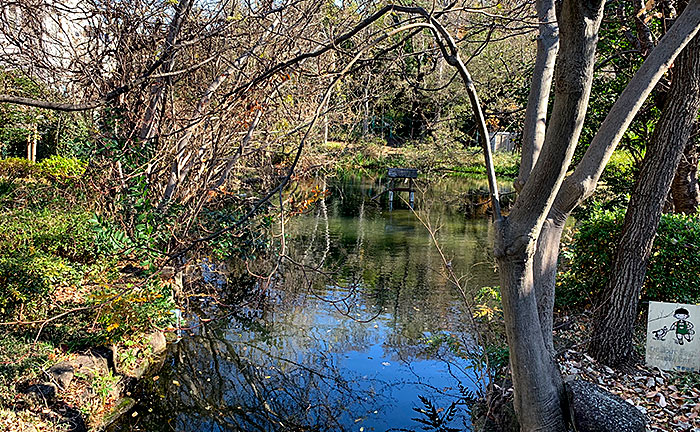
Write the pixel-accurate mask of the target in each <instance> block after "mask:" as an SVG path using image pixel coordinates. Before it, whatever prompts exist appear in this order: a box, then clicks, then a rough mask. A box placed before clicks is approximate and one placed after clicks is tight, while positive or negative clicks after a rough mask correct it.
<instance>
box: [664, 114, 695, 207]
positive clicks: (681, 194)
mask: <svg viewBox="0 0 700 432" xmlns="http://www.w3.org/2000/svg"><path fill="white" fill-rule="evenodd" d="M694 129H695V133H694V134H695V135H696V136H694V137H693V136H691V137H690V139H689V140H688V143H687V144H686V145H685V149H684V150H683V156H682V157H681V161H680V162H679V163H678V169H677V170H676V176H675V177H674V178H673V183H672V184H671V196H672V198H673V207H674V209H675V211H676V213H685V214H694V213H697V212H698V206H700V185H698V161H699V160H700V140H698V134H700V124H698V123H697V122H696V123H695V128H694Z"/></svg>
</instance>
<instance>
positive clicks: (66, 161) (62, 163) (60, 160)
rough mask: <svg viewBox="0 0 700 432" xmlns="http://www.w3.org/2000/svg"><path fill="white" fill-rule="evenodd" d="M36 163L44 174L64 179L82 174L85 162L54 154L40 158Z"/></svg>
mask: <svg viewBox="0 0 700 432" xmlns="http://www.w3.org/2000/svg"><path fill="white" fill-rule="evenodd" d="M37 165H39V167H40V169H41V172H42V173H43V174H44V175H45V176H51V177H54V178H58V179H66V178H77V177H80V176H82V175H83V173H85V167H86V165H87V164H86V163H85V162H83V161H81V160H80V159H76V158H68V157H63V156H56V155H54V156H51V157H49V158H47V159H44V160H42V161H41V162H39V163H38V164H37Z"/></svg>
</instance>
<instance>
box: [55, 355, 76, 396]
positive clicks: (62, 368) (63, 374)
mask: <svg viewBox="0 0 700 432" xmlns="http://www.w3.org/2000/svg"><path fill="white" fill-rule="evenodd" d="M49 375H51V378H52V379H53V380H54V381H55V382H56V383H57V384H58V385H59V386H60V389H61V390H65V389H67V388H68V386H69V385H70V383H71V381H73V377H74V376H75V368H74V367H73V365H72V364H71V363H70V362H66V361H63V362H60V363H56V364H55V365H53V366H51V368H50V369H49Z"/></svg>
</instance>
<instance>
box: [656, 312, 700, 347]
mask: <svg viewBox="0 0 700 432" xmlns="http://www.w3.org/2000/svg"><path fill="white" fill-rule="evenodd" d="M673 317H674V318H676V319H677V320H678V321H676V322H674V323H673V324H671V327H670V328H669V327H668V326H664V327H663V328H660V329H658V330H655V331H653V332H652V333H654V339H656V340H666V339H665V338H666V335H667V334H668V332H669V331H672V330H675V331H676V343H677V344H678V345H683V341H687V342H690V341H692V340H693V335H694V334H695V330H693V327H695V326H694V325H693V323H692V322H690V321H688V318H690V314H689V313H688V309H686V308H678V309H676V311H675V312H674V313H673Z"/></svg>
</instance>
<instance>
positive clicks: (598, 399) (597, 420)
mask: <svg viewBox="0 0 700 432" xmlns="http://www.w3.org/2000/svg"><path fill="white" fill-rule="evenodd" d="M564 385H565V387H566V395H567V397H568V399H569V408H570V411H571V417H572V422H573V424H574V428H575V430H576V432H645V431H646V419H645V418H644V415H643V414H642V413H641V412H639V410H638V409H637V408H635V407H634V406H633V405H631V404H629V403H627V402H625V400H624V399H622V398H621V397H619V396H617V395H614V394H612V393H610V392H608V391H606V390H603V389H602V388H600V387H598V386H597V385H595V384H593V383H590V382H587V381H581V380H573V381H568V382H566V383H565V384H564Z"/></svg>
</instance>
